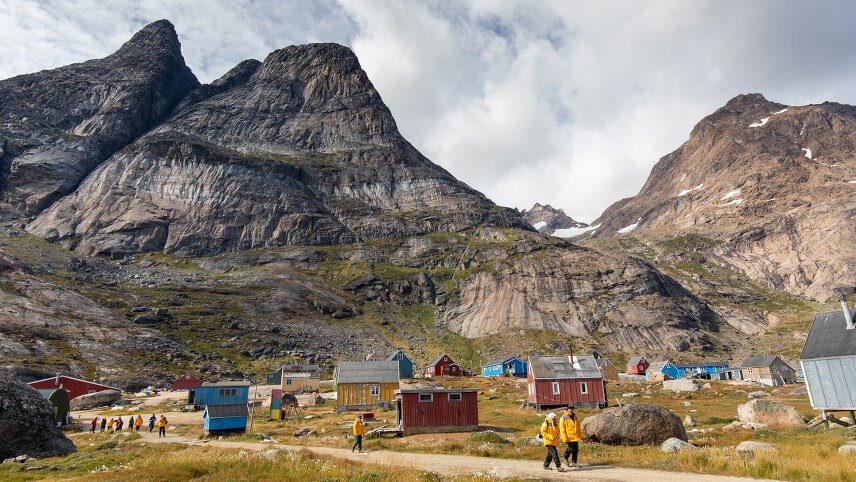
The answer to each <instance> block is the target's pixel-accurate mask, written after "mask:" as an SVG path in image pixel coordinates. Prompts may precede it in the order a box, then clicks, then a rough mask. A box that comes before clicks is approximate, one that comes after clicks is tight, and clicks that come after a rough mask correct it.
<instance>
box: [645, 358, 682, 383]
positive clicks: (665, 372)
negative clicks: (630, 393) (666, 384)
mask: <svg viewBox="0 0 856 482" xmlns="http://www.w3.org/2000/svg"><path fill="white" fill-rule="evenodd" d="M677 378H680V370H678V367H676V366H675V364H674V363H672V362H671V361H670V360H657V361H653V362H651V364H650V365H648V369H647V370H645V380H648V381H649V382H662V381H665V380H675V379H677Z"/></svg>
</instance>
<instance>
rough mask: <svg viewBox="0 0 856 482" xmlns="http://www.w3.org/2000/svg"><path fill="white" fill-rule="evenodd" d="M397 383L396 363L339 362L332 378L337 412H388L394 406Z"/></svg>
mask: <svg viewBox="0 0 856 482" xmlns="http://www.w3.org/2000/svg"><path fill="white" fill-rule="evenodd" d="M398 381H399V378H398V363H397V362H392V361H379V362H341V363H340V364H339V366H338V367H336V373H335V376H334V384H335V390H336V395H337V398H336V410H337V411H340V412H341V411H349V410H368V409H371V408H374V407H376V406H384V407H387V408H389V407H391V406H392V404H393V403H395V391H396V390H398V388H399V386H398Z"/></svg>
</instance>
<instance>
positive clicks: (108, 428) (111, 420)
mask: <svg viewBox="0 0 856 482" xmlns="http://www.w3.org/2000/svg"><path fill="white" fill-rule="evenodd" d="M113 422H114V420H113V419H112V418H111V419H110V421H109V422H107V431H108V432H112V431H113Z"/></svg>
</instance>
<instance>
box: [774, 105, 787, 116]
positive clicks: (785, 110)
mask: <svg viewBox="0 0 856 482" xmlns="http://www.w3.org/2000/svg"><path fill="white" fill-rule="evenodd" d="M787 111H788V108H787V107H785V108H784V109H782V110H779V111H776V112H773V115H776V114H784V113H785V112H787Z"/></svg>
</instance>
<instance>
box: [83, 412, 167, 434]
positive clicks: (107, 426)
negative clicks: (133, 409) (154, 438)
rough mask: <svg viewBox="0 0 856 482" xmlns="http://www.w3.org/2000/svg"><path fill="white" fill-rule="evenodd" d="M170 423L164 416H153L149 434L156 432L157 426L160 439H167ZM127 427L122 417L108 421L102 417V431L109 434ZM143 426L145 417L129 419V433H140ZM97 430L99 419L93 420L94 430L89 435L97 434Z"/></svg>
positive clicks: (138, 416) (150, 421)
mask: <svg viewBox="0 0 856 482" xmlns="http://www.w3.org/2000/svg"><path fill="white" fill-rule="evenodd" d="M168 423H169V421H168V420H167V419H166V417H164V416H163V415H161V416H160V418H158V417H156V416H155V414H152V416H151V417H149V432H152V431H154V429H155V425H157V426H158V438H160V437H166V425H167V424H168ZM124 426H125V421H124V420H122V417H115V418H111V419H110V420H107V417H101V431H102V432H104V431H105V430H106V431H108V432H121V431H122V428H123V427H124ZM142 426H143V417H142V416H141V415H137V417H136V418H134V416H133V415H131V416H130V417H128V431H129V432H133V431H135V430H136V431H137V432H139V431H140V427H142ZM96 428H98V417H95V418H93V419H92V428H91V429H90V430H89V433H95V430H96Z"/></svg>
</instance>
